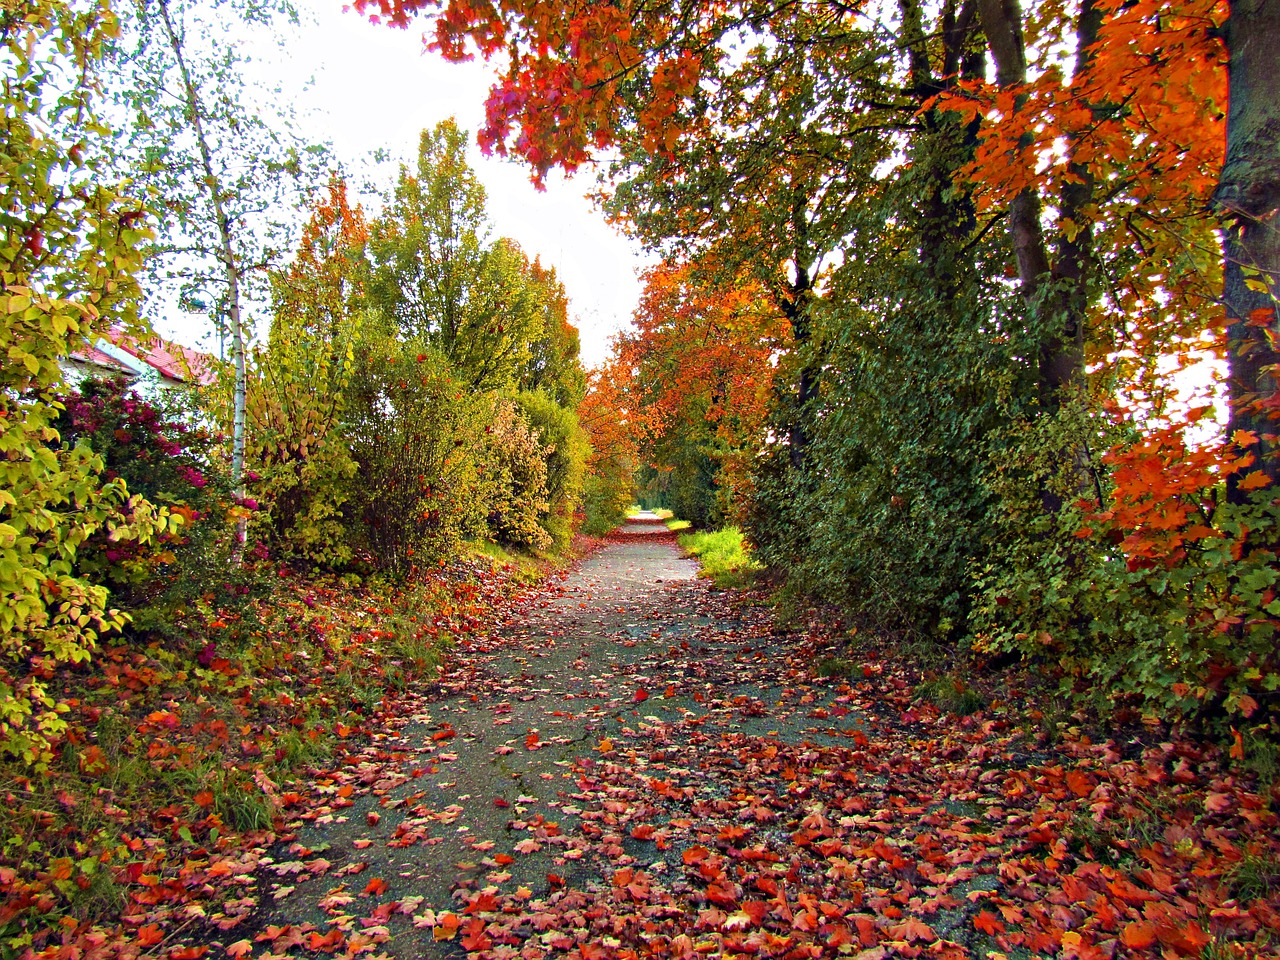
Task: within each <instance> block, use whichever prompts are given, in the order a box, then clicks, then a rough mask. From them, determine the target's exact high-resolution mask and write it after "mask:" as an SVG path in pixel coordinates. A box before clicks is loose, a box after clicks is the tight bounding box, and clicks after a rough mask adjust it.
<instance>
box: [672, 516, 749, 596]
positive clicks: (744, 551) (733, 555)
mask: <svg viewBox="0 0 1280 960" xmlns="http://www.w3.org/2000/svg"><path fill="white" fill-rule="evenodd" d="M679 542H680V546H681V547H683V548H684V549H685V550H686V551H687V552H688V553H689V554H691V555H692V556H695V557H697V558H698V562H699V564H701V567H702V569H701V570H700V571H699V575H700V576H704V577H710V578H711V579H712V580H714V581H715V584H716V586H718V587H726V588H728V587H740V586H743V585H744V584H745V583H747V582H748V581H749V580H750V578H751V574H752V573H754V572H755V571H757V570H759V569H761V565H760V563H759V562H758V561H757V560H756V559H755V558H754V557H752V555H751V552H750V550H749V549H748V548H747V545H746V542H745V541H744V539H743V536H742V531H741V530H739V529H738V528H737V527H725V528H723V529H722V530H714V531H710V532H698V533H685V534H681V536H680V538H679Z"/></svg>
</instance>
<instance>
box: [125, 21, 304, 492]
mask: <svg viewBox="0 0 1280 960" xmlns="http://www.w3.org/2000/svg"><path fill="white" fill-rule="evenodd" d="M233 23H234V24H235V25H236V26H237V29H240V30H242V31H244V32H245V34H246V35H256V36H262V35H263V34H267V35H271V36H274V37H275V38H277V39H278V40H279V39H280V31H281V30H282V29H284V28H285V27H286V26H290V25H293V24H295V23H296V15H295V13H294V11H293V8H292V7H291V6H290V5H289V4H287V3H284V2H281V3H268V4H261V3H233V2H214V0H209V2H205V0H133V2H132V3H131V4H127V5H126V6H125V24H124V29H123V31H122V34H121V39H120V41H119V42H118V44H117V47H116V50H115V53H114V56H113V66H114V67H115V70H116V80H115V83H114V92H115V96H116V98H117V100H118V102H119V103H120V105H121V107H122V108H123V109H124V110H126V111H127V123H126V124H125V125H124V126H123V128H122V133H121V137H120V142H119V144H118V157H119V160H120V163H121V165H122V167H123V168H125V169H127V170H129V171H130V173H131V174H132V175H133V176H134V177H135V178H136V179H137V180H138V181H139V182H140V183H141V184H142V186H143V187H144V189H145V190H146V196H147V202H148V204H149V208H150V210H151V212H152V214H153V215H154V216H155V217H156V219H157V221H158V223H159V240H158V242H157V244H156V246H155V247H154V249H153V250H152V251H151V254H152V256H151V260H150V264H151V270H152V274H153V277H154V278H155V279H156V280H157V281H160V282H159V283H158V284H157V286H158V287H159V289H160V292H161V300H160V302H161V303H164V304H165V306H166V308H171V306H172V299H173V294H174V293H176V294H177V295H178V299H179V303H180V305H181V306H184V307H186V308H188V309H194V310H198V311H202V312H203V311H207V312H209V313H210V314H211V315H212V317H213V320H214V324H215V327H216V329H217V332H218V334H219V336H220V337H225V339H226V341H227V342H228V344H229V347H230V354H231V363H232V367H233V371H234V382H233V397H232V415H231V421H232V431H231V435H232V450H231V470H232V478H233V482H234V483H235V484H237V485H238V486H239V485H240V484H241V481H242V475H243V471H244V454H245V439H246V438H245V426H246V420H245V396H246V383H247V366H246V358H247V346H248V343H249V342H250V341H251V340H252V338H253V333H254V323H253V320H252V318H251V316H250V312H251V307H252V306H253V305H254V304H257V305H259V306H261V305H262V304H264V303H265V301H266V294H267V290H266V286H265V278H266V276H267V268H268V267H270V266H271V265H272V264H273V263H274V261H275V259H276V258H277V257H278V256H279V255H280V254H281V253H282V252H283V251H284V250H285V249H287V247H288V245H289V237H290V233H291V230H292V228H293V226H294V224H293V211H294V210H296V209H297V207H298V206H299V201H300V199H301V195H302V192H303V189H304V187H305V186H306V185H307V183H308V182H314V180H315V179H316V177H315V174H316V172H317V171H318V169H320V163H321V162H322V158H323V151H322V150H321V149H320V148H318V147H315V146H311V145H306V144H304V143H302V142H301V141H300V140H298V138H297V137H296V136H295V135H294V134H293V132H292V125H291V118H290V116H289V114H288V113H287V112H286V111H285V110H284V109H283V108H282V107H281V106H280V104H281V100H280V99H279V98H278V97H277V98H275V99H274V100H273V99H269V98H267V97H263V96H261V93H260V91H257V90H256V88H255V85H254V84H253V82H252V80H251V78H250V77H249V75H248V74H247V68H246V65H247V64H248V62H249V60H248V56H247V55H246V54H245V53H243V52H242V50H243V48H242V46H241V44H240V43H238V42H237V39H239V40H241V41H243V39H244V37H241V38H233V37H232V36H231V35H229V33H228V28H229V27H230V25H231V24H233ZM280 42H283V41H282V40H281V41H280ZM175 288H176V289H175ZM241 493H243V490H241Z"/></svg>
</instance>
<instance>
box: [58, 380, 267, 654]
mask: <svg viewBox="0 0 1280 960" xmlns="http://www.w3.org/2000/svg"><path fill="white" fill-rule="evenodd" d="M61 403H62V405H63V407H64V408H65V409H64V411H63V413H62V415H61V416H60V418H59V420H58V423H57V427H58V430H59V433H60V434H61V436H62V439H63V442H64V443H66V444H67V445H69V446H74V445H75V444H76V443H79V442H82V443H84V444H86V445H87V446H88V447H89V448H91V449H92V450H93V451H94V453H95V454H97V455H98V456H99V457H101V458H102V462H103V476H104V478H105V479H107V480H111V481H123V483H124V485H125V486H126V487H127V489H128V491H129V492H130V493H131V494H140V495H141V496H142V497H143V498H144V499H145V500H146V501H147V502H148V503H150V504H156V505H161V506H165V507H168V509H169V512H170V513H171V514H173V515H175V516H178V517H180V518H181V519H182V523H181V525H180V526H178V527H176V528H175V529H172V530H170V531H169V532H167V533H165V534H164V535H163V536H161V537H158V538H157V539H156V540H154V541H152V542H150V543H140V542H137V541H124V542H120V541H113V540H111V539H109V538H108V537H107V536H106V535H105V534H104V533H99V534H97V535H95V536H94V537H91V538H90V539H89V540H88V541H87V542H86V544H85V545H84V547H83V548H82V550H81V553H80V556H79V565H80V569H81V571H82V573H83V574H84V575H85V576H87V577H89V578H90V579H92V580H93V581H94V582H96V583H100V584H103V585H104V586H106V587H108V588H109V589H110V590H111V592H112V599H113V601H114V602H115V603H117V604H119V605H120V606H121V607H122V608H123V609H125V610H127V611H129V612H130V613H131V615H132V619H133V623H132V626H131V628H130V629H131V631H132V632H134V633H137V634H152V633H160V634H165V635H170V636H172V635H174V634H175V633H177V634H179V635H180V634H181V633H182V631H183V630H184V629H187V628H189V627H190V623H189V622H187V621H185V620H184V618H183V617H182V616H181V615H180V614H181V613H182V612H188V611H190V610H192V609H196V610H199V609H205V608H207V609H210V610H211V609H213V608H215V607H218V606H221V605H223V604H225V603H227V602H230V601H235V602H237V603H239V602H240V601H241V599H242V598H243V597H245V596H247V595H248V593H249V592H250V587H251V583H252V579H253V573H252V570H249V569H246V568H243V567H242V566H241V565H240V564H237V563H235V562H233V559H232V557H231V551H232V549H233V536H232V533H233V526H234V521H235V519H236V518H237V517H239V516H242V515H244V514H245V513H246V512H252V511H254V510H256V509H257V502H256V501H255V500H254V499H253V498H252V497H243V498H241V497H236V496H235V495H234V494H233V493H232V491H231V485H230V480H229V478H228V477H227V475H226V473H225V471H224V469H223V468H222V467H221V465H220V463H219V461H218V459H217V455H216V452H215V447H216V445H217V443H218V440H219V438H218V437H217V436H215V435H214V434H212V433H211V432H210V431H209V430H208V429H206V428H205V427H204V426H202V425H200V424H199V422H198V420H197V419H196V417H195V416H194V414H193V413H192V412H191V411H190V410H184V409H183V404H184V401H183V400H182V399H174V398H164V399H157V400H147V399H143V398H142V397H140V396H138V394H137V393H135V392H133V391H132V390H130V389H129V388H128V386H127V384H126V383H125V382H124V381H123V380H121V379H108V380H86V381H84V382H83V383H82V384H81V385H80V388H79V389H78V390H77V391H75V392H72V393H70V394H68V395H66V396H65V397H63V398H62V399H61ZM253 555H254V554H253V551H252V550H251V551H250V556H251V557H252V556H253Z"/></svg>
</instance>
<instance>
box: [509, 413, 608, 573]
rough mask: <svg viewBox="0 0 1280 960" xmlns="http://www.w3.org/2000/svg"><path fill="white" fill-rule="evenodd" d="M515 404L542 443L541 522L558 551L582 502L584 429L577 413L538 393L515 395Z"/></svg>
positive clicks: (570, 533) (585, 449) (566, 543)
mask: <svg viewBox="0 0 1280 960" xmlns="http://www.w3.org/2000/svg"><path fill="white" fill-rule="evenodd" d="M515 402H516V405H517V406H518V407H519V409H520V413H521V415H522V416H523V417H524V418H525V420H527V421H528V422H529V425H530V426H531V427H532V429H533V431H534V432H535V433H536V434H537V437H538V440H539V442H540V443H541V444H542V453H543V457H544V458H545V460H546V470H547V507H546V509H545V510H543V512H542V514H541V516H540V522H541V524H542V527H543V529H544V530H545V531H546V532H547V535H548V536H549V537H550V538H551V540H550V542H551V543H553V544H554V545H555V547H556V549H558V550H564V549H566V548H567V547H568V546H569V541H570V540H571V539H572V537H573V523H574V517H575V515H576V514H577V511H578V508H579V507H580V506H581V504H582V496H583V483H584V473H585V470H586V461H587V454H588V452H589V449H590V448H589V447H588V445H587V436H586V432H585V431H584V430H583V429H582V426H581V425H580V424H579V423H578V417H577V414H576V413H574V411H573V410H572V409H569V408H567V407H564V406H562V405H561V404H560V403H559V402H558V401H556V400H555V399H553V398H552V397H550V396H548V395H547V394H545V393H541V392H529V391H525V392H523V393H520V394H517V395H516V398H515Z"/></svg>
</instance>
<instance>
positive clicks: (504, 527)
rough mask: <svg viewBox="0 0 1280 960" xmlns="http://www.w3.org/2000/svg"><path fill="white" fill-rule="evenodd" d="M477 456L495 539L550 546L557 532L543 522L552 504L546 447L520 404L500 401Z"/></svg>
mask: <svg viewBox="0 0 1280 960" xmlns="http://www.w3.org/2000/svg"><path fill="white" fill-rule="evenodd" d="M477 455H478V460H479V464H480V467H479V472H480V474H481V476H482V478H483V479H482V484H481V496H482V498H483V500H484V502H485V504H486V506H487V508H488V517H487V523H488V528H489V530H490V532H491V533H492V534H493V536H494V538H495V539H496V540H497V541H498V542H499V543H504V544H506V545H508V546H513V547H523V548H525V549H529V550H546V549H548V548H549V547H550V546H551V537H550V536H549V535H548V533H547V531H546V530H545V529H544V528H543V525H542V518H543V517H545V516H546V514H547V511H548V509H549V507H550V504H549V502H548V500H547V461H546V459H545V456H546V449H545V448H544V447H543V445H542V444H541V443H540V442H539V441H538V435H537V434H536V433H535V432H534V431H533V429H532V428H531V427H530V426H529V424H528V422H527V421H526V420H525V419H524V418H523V417H521V416H520V414H519V413H518V412H517V408H516V405H515V404H514V403H512V402H511V401H509V400H497V401H495V402H494V404H493V412H492V413H491V414H490V417H489V423H488V424H487V425H486V426H485V428H484V435H483V440H482V442H481V444H480V445H479V449H478V452H477Z"/></svg>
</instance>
